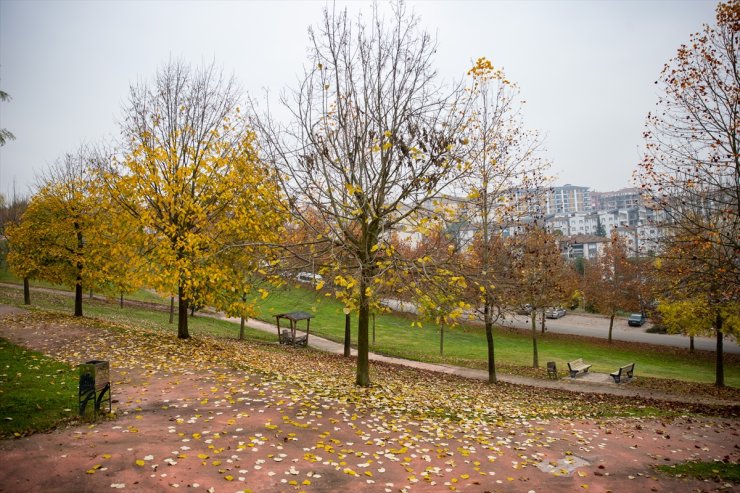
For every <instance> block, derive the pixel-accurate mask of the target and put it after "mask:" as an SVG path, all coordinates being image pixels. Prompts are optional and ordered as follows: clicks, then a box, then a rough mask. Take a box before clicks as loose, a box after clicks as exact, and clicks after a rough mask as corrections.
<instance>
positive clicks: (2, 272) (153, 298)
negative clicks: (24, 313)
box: [0, 267, 170, 304]
mask: <svg viewBox="0 0 740 493" xmlns="http://www.w3.org/2000/svg"><path fill="white" fill-rule="evenodd" d="M0 282H5V283H10V284H23V279H21V278H19V277H17V276H16V275H15V274H13V273H12V272H10V271H9V270H8V269H6V268H2V267H0ZM29 285H30V286H31V287H32V288H49V289H58V290H61V291H69V292H72V288H70V287H69V286H63V285H61V284H53V283H50V282H47V281H40V280H36V279H31V280H30V281H29ZM93 294H94V295H95V296H105V297H106V298H108V299H110V300H112V301H117V300H118V299H119V296H120V295H117V294H112V293H93ZM85 295H86V296H87V295H89V293H85ZM31 298H33V294H32V295H31ZM123 298H124V300H133V301H145V302H148V303H159V304H169V302H170V301H169V299H165V298H163V297H161V296H159V295H158V294H156V293H153V292H151V291H149V290H146V289H138V290H136V291H135V292H133V293H129V294H126V295H124V297H123Z"/></svg>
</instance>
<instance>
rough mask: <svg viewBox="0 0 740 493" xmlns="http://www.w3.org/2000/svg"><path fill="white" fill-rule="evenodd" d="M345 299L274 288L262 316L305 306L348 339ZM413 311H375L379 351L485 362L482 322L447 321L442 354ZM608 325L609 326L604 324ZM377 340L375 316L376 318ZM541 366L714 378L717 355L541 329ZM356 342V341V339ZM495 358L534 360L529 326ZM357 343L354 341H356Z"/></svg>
mask: <svg viewBox="0 0 740 493" xmlns="http://www.w3.org/2000/svg"><path fill="white" fill-rule="evenodd" d="M343 308H344V307H343V305H342V304H341V303H339V302H337V301H336V300H334V299H333V298H328V297H326V296H323V295H322V294H321V293H316V292H314V291H312V290H310V289H303V288H295V287H290V286H289V287H284V288H280V289H273V290H272V291H271V293H270V296H269V297H268V298H267V299H265V300H263V301H262V302H261V303H260V305H259V309H260V315H259V317H258V318H261V319H263V320H265V321H268V322H273V323H274V320H275V319H274V318H272V315H274V314H276V313H282V312H287V311H293V310H305V311H309V312H311V313H313V314H314V315H315V316H316V318H314V319H313V320H311V332H313V333H316V334H318V335H320V336H322V337H326V338H327V339H331V340H334V341H339V342H341V341H343V340H344V312H343ZM355 317H356V314H352V323H353V326H352V327H353V337H355V336H356V334H355V332H356V329H355V326H356V319H355ZM412 320H413V318H412V317H411V316H406V315H402V314H388V313H383V314H378V315H376V317H375V344H374V345H373V346H372V350H373V351H374V352H378V353H382V354H386V355H391V356H399V357H403V358H409V359H415V360H422V361H430V362H439V363H449V364H459V365H462V366H469V367H474V368H486V358H487V352H486V351H487V349H486V340H485V332H484V330H483V328H482V327H481V326H478V325H466V326H459V327H445V333H444V356H442V357H441V356H440V355H439V346H440V342H439V341H440V333H439V331H440V327H439V326H438V325H437V324H434V323H424V324H423V325H424V326H423V327H422V328H418V327H411V321H412ZM605 329H606V327H605ZM370 331H371V335H370V337H371V341H372V321H371V329H370ZM537 340H538V352H539V362H540V366H543V367H544V366H545V362H547V361H555V362H556V364H557V365H558V368H559V369H560V370H561V372H562V371H566V370H567V362H568V361H572V360H574V359H576V358H581V357H582V358H584V359H585V360H587V361H588V362H589V363H593V367H592V371H596V372H604V373H609V372H612V371H615V370H617V369H618V368H619V367H620V366H622V365H625V364H628V363H631V362H635V371H636V375H638V376H650V377H656V378H671V379H677V380H687V381H695V382H705V383H713V382H714V377H715V375H714V370H715V368H714V356H713V355H712V354H707V353H695V354H693V355H692V354H690V353H688V351H686V350H683V349H679V348H670V347H657V346H646V345H638V344H632V343H626V342H620V341H615V342H614V343H612V344H608V343H607V342H606V341H604V340H599V339H594V338H582V337H577V336H566V335H561V334H553V333H550V332H546V333H545V334H544V335H543V334H541V333H539V329H538V333H537ZM353 342H355V341H353ZM494 344H495V351H496V363H497V364H500V365H505V366H531V365H532V338H531V333H530V332H529V331H520V330H514V329H505V328H499V327H497V328H496V329H495V330H494ZM353 346H354V344H353ZM736 359H737V358H734V357H730V356H727V360H731V362H730V363H728V364H727V365H726V368H725V383H726V384H727V385H729V386H734V387H740V366H739V365H737V364H732V363H733V362H735V361H736Z"/></svg>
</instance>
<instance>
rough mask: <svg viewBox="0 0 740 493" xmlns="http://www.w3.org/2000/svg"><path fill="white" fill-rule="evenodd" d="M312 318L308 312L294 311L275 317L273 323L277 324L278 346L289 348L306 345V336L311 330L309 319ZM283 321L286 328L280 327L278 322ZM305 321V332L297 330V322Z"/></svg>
mask: <svg viewBox="0 0 740 493" xmlns="http://www.w3.org/2000/svg"><path fill="white" fill-rule="evenodd" d="M312 318H314V317H313V315H311V314H310V313H308V312H303V311H296V312H288V313H280V314H278V315H275V322H276V324H277V331H278V340H279V341H280V344H288V345H291V346H304V347H305V346H306V345H308V334H309V331H310V330H311V319H312ZM282 319H285V320H287V321H288V325H287V326H281V324H280V321H281V320H282ZM303 320H305V321H306V330H305V332H303V331H299V330H298V322H301V321H303Z"/></svg>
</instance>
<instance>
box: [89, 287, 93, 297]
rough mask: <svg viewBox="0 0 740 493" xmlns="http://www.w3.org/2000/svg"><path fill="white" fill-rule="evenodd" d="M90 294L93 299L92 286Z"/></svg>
mask: <svg viewBox="0 0 740 493" xmlns="http://www.w3.org/2000/svg"><path fill="white" fill-rule="evenodd" d="M89 296H90V299H93V290H92V288H90V295H89Z"/></svg>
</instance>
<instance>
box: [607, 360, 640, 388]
mask: <svg viewBox="0 0 740 493" xmlns="http://www.w3.org/2000/svg"><path fill="white" fill-rule="evenodd" d="M634 371H635V364H634V363H630V364H629V365H624V366H622V367H620V368H619V370H617V371H615V372H614V373H610V374H609V375H611V376H612V378H613V379H614V383H620V382H621V381H622V380H624V379H627V380H632V374H633V373H634Z"/></svg>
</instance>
